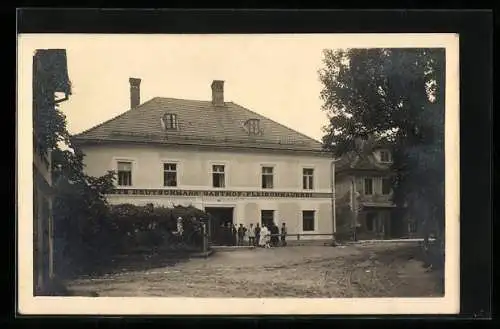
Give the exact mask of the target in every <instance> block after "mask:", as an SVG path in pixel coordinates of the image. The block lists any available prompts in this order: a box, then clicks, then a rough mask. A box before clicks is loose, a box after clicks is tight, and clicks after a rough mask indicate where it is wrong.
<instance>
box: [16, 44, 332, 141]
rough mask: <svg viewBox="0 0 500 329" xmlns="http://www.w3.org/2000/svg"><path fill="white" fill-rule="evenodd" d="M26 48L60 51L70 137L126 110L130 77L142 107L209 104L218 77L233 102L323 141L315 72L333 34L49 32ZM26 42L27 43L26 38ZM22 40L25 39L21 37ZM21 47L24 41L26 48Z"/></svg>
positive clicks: (64, 107)
mask: <svg viewBox="0 0 500 329" xmlns="http://www.w3.org/2000/svg"><path fill="white" fill-rule="evenodd" d="M26 38H27V40H28V41H30V42H29V47H24V49H23V51H24V52H28V51H29V50H32V51H34V49H36V48H65V49H66V50H67V57H68V71H69V77H70V80H71V82H72V85H73V95H72V96H71V97H70V99H69V101H67V102H64V103H62V105H61V109H62V110H63V111H64V113H65V114H66V116H67V121H68V130H69V132H70V133H72V134H74V133H79V132H81V131H83V130H86V129H89V128H91V127H93V126H95V125H97V124H99V123H102V122H103V121H105V120H108V119H111V118H113V117H115V116H116V115H119V114H121V113H123V112H125V111H127V110H128V109H129V104H130V98H129V95H130V94H129V93H130V90H129V77H135V78H140V79H142V82H141V103H142V102H145V101H147V100H149V99H151V98H153V97H157V96H158V97H172V98H183V99H196V100H210V99H211V88H210V84H211V83H212V81H213V80H224V81H225V84H224V95H225V100H226V101H233V102H235V103H238V104H240V105H242V106H244V107H247V108H249V109H251V110H253V111H255V112H257V113H259V114H261V115H264V116H266V117H268V118H270V119H273V120H275V121H277V122H279V123H281V124H284V125H286V126H288V127H290V128H292V129H294V130H297V131H298V132H301V133H303V134H305V135H307V136H310V137H312V138H314V139H316V140H321V137H322V135H323V132H322V129H321V128H322V126H324V125H325V124H327V116H326V113H325V112H324V111H322V110H321V105H322V101H321V99H320V92H321V89H322V85H321V83H320V81H319V76H318V70H319V69H320V68H321V66H322V56H323V54H322V51H323V49H325V48H335V42H334V40H332V35H316V36H311V35H272V36H271V35H269V36H264V35H163V36H145V35H141V36H131V35H122V36H120V35H114V36H110V35H92V36H84V35H73V36H72V35H50V36H47V37H45V38H42V37H36V36H35V37H31V36H29V37H26ZM30 38H31V39H30ZM23 41H25V40H23ZM26 44H27V43H26Z"/></svg>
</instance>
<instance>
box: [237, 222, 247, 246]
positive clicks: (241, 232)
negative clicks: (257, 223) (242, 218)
mask: <svg viewBox="0 0 500 329" xmlns="http://www.w3.org/2000/svg"><path fill="white" fill-rule="evenodd" d="M244 238H245V228H244V227H243V224H240V226H239V227H238V246H242V245H243V239H244Z"/></svg>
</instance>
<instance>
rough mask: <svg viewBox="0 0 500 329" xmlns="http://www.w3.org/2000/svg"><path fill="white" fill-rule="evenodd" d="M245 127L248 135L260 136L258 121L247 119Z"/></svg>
mask: <svg viewBox="0 0 500 329" xmlns="http://www.w3.org/2000/svg"><path fill="white" fill-rule="evenodd" d="M245 125H246V127H247V130H248V134H249V135H260V120H259V119H249V120H247V122H246V124H245Z"/></svg>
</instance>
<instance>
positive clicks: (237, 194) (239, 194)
mask: <svg viewBox="0 0 500 329" xmlns="http://www.w3.org/2000/svg"><path fill="white" fill-rule="evenodd" d="M111 194H117V195H123V194H125V195H143V196H144V195H165V196H183V197H201V196H208V197H233V198H248V197H251V198H259V197H265V198H331V196H332V194H331V193H314V192H263V191H203V190H170V189H168V190H167V189H122V188H120V189H115V190H113V192H112V193H111Z"/></svg>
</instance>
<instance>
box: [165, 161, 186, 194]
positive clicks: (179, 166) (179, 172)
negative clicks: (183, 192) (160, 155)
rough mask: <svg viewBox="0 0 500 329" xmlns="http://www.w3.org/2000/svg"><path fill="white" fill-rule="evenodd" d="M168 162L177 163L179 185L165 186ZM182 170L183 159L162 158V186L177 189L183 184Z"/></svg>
mask: <svg viewBox="0 0 500 329" xmlns="http://www.w3.org/2000/svg"><path fill="white" fill-rule="evenodd" d="M166 164H175V165H176V168H175V169H176V173H177V177H176V180H177V185H176V186H165V165H166ZM181 170H182V167H181V161H180V160H176V159H162V160H161V186H162V188H166V189H169V188H170V189H177V188H179V187H180V186H181V182H180V180H181Z"/></svg>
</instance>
